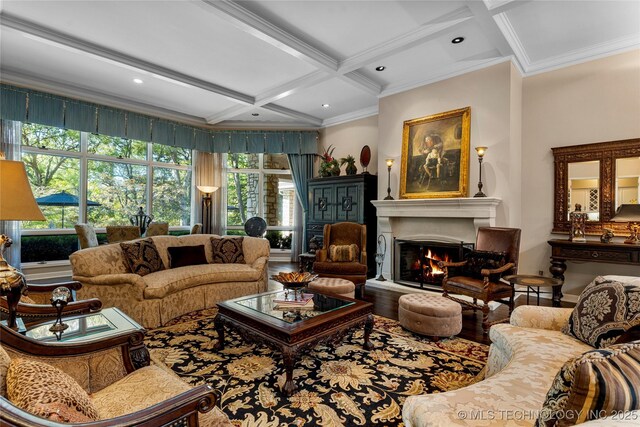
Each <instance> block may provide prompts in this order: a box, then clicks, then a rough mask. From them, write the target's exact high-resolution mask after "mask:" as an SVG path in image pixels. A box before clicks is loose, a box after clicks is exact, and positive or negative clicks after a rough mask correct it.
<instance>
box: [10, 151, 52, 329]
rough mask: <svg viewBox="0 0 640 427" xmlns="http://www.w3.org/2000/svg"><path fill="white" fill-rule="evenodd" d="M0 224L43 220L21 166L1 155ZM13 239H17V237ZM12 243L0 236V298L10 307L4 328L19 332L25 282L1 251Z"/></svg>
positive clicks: (22, 164) (20, 163) (25, 173)
mask: <svg viewBox="0 0 640 427" xmlns="http://www.w3.org/2000/svg"><path fill="white" fill-rule="evenodd" d="M0 220H1V221H45V220H46V218H45V217H44V215H42V212H41V211H40V208H39V207H38V204H37V203H36V199H35V198H34V197H33V193H32V192H31V186H30V185H29V179H28V178H27V171H26V169H25V167H24V163H23V162H18V161H12V160H5V159H4V154H3V153H2V152H0ZM15 237H16V239H19V238H20V236H15ZM12 243H13V241H12V240H11V238H10V237H9V236H7V235H5V234H0V295H1V296H6V297H7V303H8V305H9V319H8V321H7V326H9V327H10V328H12V329H18V322H17V321H18V319H16V317H17V316H16V310H17V307H18V302H20V296H21V295H22V293H23V292H24V291H25V290H26V288H27V281H26V280H25V278H24V275H23V274H22V272H21V271H20V270H18V269H17V268H13V267H12V266H10V265H9V263H7V261H6V260H5V259H4V250H5V248H8V247H10V246H11V244H12Z"/></svg>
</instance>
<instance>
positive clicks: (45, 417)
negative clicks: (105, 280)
mask: <svg viewBox="0 0 640 427" xmlns="http://www.w3.org/2000/svg"><path fill="white" fill-rule="evenodd" d="M1 328H2V331H1V336H0V341H1V346H0V395H1V396H0V425H3V426H5V425H6V426H20V427H25V426H48V427H63V426H69V425H74V426H87V427H89V426H90V427H107V426H115V425H117V426H134V425H135V426H148V427H151V426H165V425H176V426H178V425H179V426H208V427H213V426H231V423H230V422H229V419H228V418H227V416H226V415H224V413H222V412H221V411H220V410H219V409H218V408H215V407H214V406H215V403H216V399H217V398H216V394H215V393H214V391H213V389H212V388H211V387H210V386H208V385H201V386H198V387H191V386H189V385H188V384H187V383H186V382H184V381H182V380H181V379H180V378H179V377H178V376H176V375H175V374H174V373H173V372H171V371H170V370H169V369H168V368H166V367H164V366H160V365H155V364H150V362H149V353H148V351H147V349H146V347H145V346H144V344H143V338H144V335H143V332H141V331H132V332H129V333H123V334H121V335H118V336H111V337H109V338H107V339H104V340H98V339H95V340H91V341H83V342H82V343H64V344H58V345H55V344H49V343H42V342H39V341H36V340H32V339H30V338H27V337H25V336H23V335H21V334H19V333H17V332H14V331H12V330H10V329H8V328H6V327H4V326H2V327H1ZM70 423H71V424H70Z"/></svg>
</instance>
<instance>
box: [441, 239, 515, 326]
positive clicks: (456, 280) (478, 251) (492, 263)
mask: <svg viewBox="0 0 640 427" xmlns="http://www.w3.org/2000/svg"><path fill="white" fill-rule="evenodd" d="M519 253H520V229H519V228H499V227H481V228H479V229H478V236H477V237H476V245H475V250H474V251H473V252H471V253H470V254H469V256H468V257H467V260H465V261H460V262H440V263H439V265H440V268H442V269H443V270H444V279H443V281H442V288H443V291H444V293H443V295H444V296H445V297H447V298H450V299H452V300H454V301H457V302H459V303H460V304H462V305H463V307H464V306H467V307H469V308H472V309H474V310H482V328H483V330H484V332H485V333H487V332H488V330H489V328H490V327H491V323H490V322H489V311H490V307H489V303H490V302H491V301H497V302H500V303H502V304H506V305H508V306H509V316H510V315H511V312H512V311H513V304H514V289H513V285H511V284H510V283H508V282H505V281H502V280H500V278H501V277H502V276H506V275H511V274H516V273H517V272H518V256H519ZM451 294H454V295H455V294H457V295H465V296H467V297H471V298H472V299H473V302H471V301H467V300H464V299H461V298H456V297H453V296H451ZM478 300H480V301H482V302H483V304H482V305H479V304H478ZM505 320H506V319H505Z"/></svg>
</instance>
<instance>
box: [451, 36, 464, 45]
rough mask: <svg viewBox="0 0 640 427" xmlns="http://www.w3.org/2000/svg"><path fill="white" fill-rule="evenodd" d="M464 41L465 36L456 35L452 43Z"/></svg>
mask: <svg viewBox="0 0 640 427" xmlns="http://www.w3.org/2000/svg"><path fill="white" fill-rule="evenodd" d="M463 41H464V37H456V38H455V39H453V40H451V43H453V44H458V43H462V42H463Z"/></svg>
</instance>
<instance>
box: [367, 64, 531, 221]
mask: <svg viewBox="0 0 640 427" xmlns="http://www.w3.org/2000/svg"><path fill="white" fill-rule="evenodd" d="M514 74H516V75H514ZM520 99H521V78H520V77H519V76H518V75H517V71H516V70H515V69H514V68H513V67H512V65H511V63H510V62H504V63H502V64H498V65H495V66H492V67H489V68H485V69H483V70H480V71H475V72H473V73H469V74H465V75H462V76H458V77H454V78H451V79H448V80H445V81H441V82H437V83H433V84H430V85H426V86H422V87H420V88H417V89H414V90H411V91H407V92H403V93H399V94H396V95H391V96H388V97H386V98H382V99H380V106H379V112H378V127H379V143H378V170H384V169H386V166H385V164H384V162H385V159H386V158H389V157H391V158H394V159H395V160H396V162H395V163H394V166H393V169H392V171H391V189H392V191H391V195H392V196H393V197H395V198H398V189H399V183H400V179H399V174H400V158H401V150H402V126H403V122H404V121H405V120H410V119H415V118H419V117H424V116H430V115H432V114H436V113H442V112H445V111H450V110H455V109H458V108H463V107H467V106H469V107H471V143H470V145H471V148H470V151H471V154H470V165H469V194H470V195H473V194H475V193H476V192H477V191H478V187H477V183H478V171H479V169H478V158H477V155H476V154H475V150H474V147H476V146H480V145H484V146H487V147H489V149H488V151H487V154H486V155H485V157H484V163H483V166H482V168H483V170H482V182H483V184H484V187H483V192H484V193H485V194H487V195H488V196H494V197H500V198H502V201H503V202H502V204H501V205H500V206H499V207H498V212H497V219H496V222H497V224H498V225H501V226H516V227H517V226H519V225H520V172H519V169H520V134H521V129H520V116H521V113H520V109H521V102H520ZM386 189H387V181H386V179H380V180H379V181H378V197H379V198H383V197H384V196H385V195H386Z"/></svg>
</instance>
